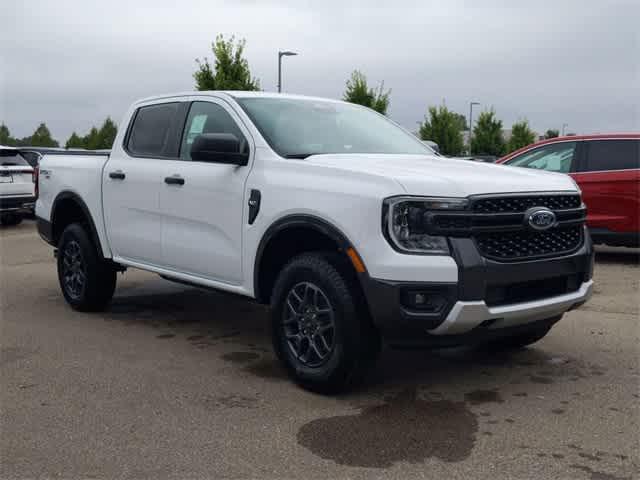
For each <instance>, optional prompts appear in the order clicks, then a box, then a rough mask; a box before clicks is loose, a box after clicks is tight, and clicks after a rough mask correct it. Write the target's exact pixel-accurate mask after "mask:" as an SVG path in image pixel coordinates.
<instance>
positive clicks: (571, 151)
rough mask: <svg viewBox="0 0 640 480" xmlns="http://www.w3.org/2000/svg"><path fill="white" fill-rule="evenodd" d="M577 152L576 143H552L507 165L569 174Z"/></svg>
mask: <svg viewBox="0 0 640 480" xmlns="http://www.w3.org/2000/svg"><path fill="white" fill-rule="evenodd" d="M575 151H576V142H559V143H551V144H549V145H545V146H543V147H539V148H535V149H533V150H529V151H528V152H525V153H523V154H521V155H518V156H517V157H515V158H512V159H511V160H509V161H508V162H506V164H507V165H511V166H513V167H525V168H535V169H538V170H548V171H550V172H561V173H568V172H570V171H571V165H572V163H573V158H574V156H575Z"/></svg>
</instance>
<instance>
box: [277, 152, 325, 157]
mask: <svg viewBox="0 0 640 480" xmlns="http://www.w3.org/2000/svg"><path fill="white" fill-rule="evenodd" d="M311 155H320V154H319V153H314V152H309V153H288V154H286V155H285V156H284V158H302V159H304V158H307V157H310V156H311Z"/></svg>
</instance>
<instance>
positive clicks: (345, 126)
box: [238, 97, 433, 161]
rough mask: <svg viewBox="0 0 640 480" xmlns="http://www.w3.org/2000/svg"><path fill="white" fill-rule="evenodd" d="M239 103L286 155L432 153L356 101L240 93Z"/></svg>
mask: <svg viewBox="0 0 640 480" xmlns="http://www.w3.org/2000/svg"><path fill="white" fill-rule="evenodd" d="M238 103H239V104H240V106H241V107H242V108H243V109H244V111H245V112H246V113H247V114H248V115H249V117H250V118H251V120H253V123H254V124H255V125H256V127H258V130H260V133H262V135H263V136H264V137H265V140H266V141H267V142H268V143H269V145H270V146H271V148H273V149H274V150H275V151H276V152H277V153H278V154H280V155H282V156H285V157H286V156H289V157H292V158H304V156H308V155H311V154H320V153H389V154H404V153H406V154H420V155H433V153H432V150H431V149H429V148H428V147H427V146H426V145H424V144H423V143H422V142H420V141H419V140H418V139H417V138H416V137H415V136H413V135H411V134H409V133H407V132H405V131H404V130H403V129H401V128H399V127H398V126H397V125H396V124H394V123H393V122H391V121H390V120H388V119H387V118H385V117H384V116H382V115H378V114H377V113H375V112H374V111H372V110H370V109H368V108H363V107H360V106H358V105H352V104H348V103H338V102H329V101H322V100H312V99H293V98H249V97H248V98H239V99H238ZM345 161H348V160H345ZM390 161H393V158H390Z"/></svg>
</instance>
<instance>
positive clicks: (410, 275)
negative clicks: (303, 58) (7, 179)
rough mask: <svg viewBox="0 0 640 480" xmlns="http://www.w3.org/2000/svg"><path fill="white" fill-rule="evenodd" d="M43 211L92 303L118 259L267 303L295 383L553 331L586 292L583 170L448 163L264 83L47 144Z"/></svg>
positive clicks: (75, 282)
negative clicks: (576, 176) (53, 146)
mask: <svg viewBox="0 0 640 480" xmlns="http://www.w3.org/2000/svg"><path fill="white" fill-rule="evenodd" d="M36 214H37V217H38V228H39V232H40V234H41V236H42V237H43V238H44V239H45V240H46V241H47V242H49V243H50V244H51V245H53V247H54V248H55V249H56V251H57V265H58V277H59V280H60V286H61V289H62V293H63V295H64V297H65V299H66V300H67V302H68V303H69V304H70V305H71V306H72V307H73V308H75V309H78V310H99V309H103V308H106V307H107V305H108V303H109V301H110V300H111V298H112V295H113V293H114V288H115V284H116V272H117V271H121V270H124V269H126V268H129V267H134V268H140V269H143V270H148V271H151V272H156V273H158V274H159V275H161V276H162V277H164V278H166V279H168V280H175V281H178V282H184V283H188V284H192V285H197V286H201V287H210V288H215V289H220V290H225V291H227V292H233V293H236V294H239V295H243V296H245V297H247V298H249V299H254V300H255V301H258V302H261V303H266V304H270V305H271V327H272V332H273V335H272V336H273V345H274V349H275V351H276V353H277V355H278V357H279V358H280V359H281V361H282V362H283V364H284V365H285V366H286V368H287V370H288V372H289V373H290V375H291V376H292V378H293V379H295V380H296V381H297V382H298V383H299V384H301V385H302V386H304V387H305V388H309V389H312V390H315V391H323V392H334V391H337V390H340V389H344V388H346V387H348V386H350V385H352V384H353V383H354V382H355V381H356V380H358V379H359V378H361V377H362V375H363V374H364V373H365V372H366V370H367V369H368V368H369V367H371V365H372V363H373V361H374V360H375V359H376V356H377V354H378V351H379V349H380V346H381V343H382V340H384V341H385V342H386V343H387V344H388V345H390V346H392V347H447V346H454V345H461V344H477V343H491V344H493V345H494V346H496V348H497V347H514V346H523V345H527V344H530V343H533V342H535V341H537V340H539V339H540V338H542V337H543V336H544V335H545V334H546V333H547V332H548V331H549V330H550V328H551V327H552V326H553V324H554V323H555V322H557V321H558V320H559V319H560V318H561V317H562V315H563V314H564V313H565V312H566V311H568V310H570V309H572V308H575V307H577V306H579V305H580V304H582V303H584V302H585V301H586V300H587V298H588V297H589V295H590V294H591V290H592V286H593V282H592V280H591V278H592V268H593V250H592V245H591V241H590V238H589V235H588V233H587V231H586V229H585V226H584V222H585V207H584V205H583V203H582V200H581V197H580V191H579V189H578V188H577V186H576V185H575V183H574V182H573V181H572V180H571V178H570V177H568V176H566V175H561V174H554V173H547V172H538V171H532V170H527V169H519V168H512V167H506V166H500V165H490V164H484V163H476V162H469V161H464V160H453V159H446V158H439V157H435V156H433V155H432V152H431V150H429V149H428V148H427V147H425V146H424V145H423V144H422V143H421V142H420V141H419V140H418V139H416V138H415V137H414V136H413V135H411V134H410V133H408V132H406V131H405V130H403V129H402V128H400V127H399V126H397V125H396V124H394V123H393V122H391V121H390V120H388V119H387V118H386V117H384V116H381V115H378V114H377V113H375V112H373V111H371V110H369V109H366V108H363V107H360V106H357V105H352V104H349V103H344V102H340V101H334V100H326V99H319V98H309V97H302V96H293V95H280V94H269V93H255V92H192V93H183V94H175V95H167V96H160V97H154V98H148V99H145V100H141V101H138V102H136V103H135V104H134V105H133V106H132V107H131V108H130V110H129V111H128V113H127V114H126V116H125V117H124V119H123V121H122V123H121V128H120V131H119V132H118V136H117V138H116V139H115V142H114V145H113V149H112V150H111V152H110V153H104V152H102V153H96V154H89V153H87V152H78V153H71V154H65V153H61V154H58V153H48V154H46V155H45V156H44V157H43V159H42V160H41V163H40V176H39V198H38V200H37V206H36Z"/></svg>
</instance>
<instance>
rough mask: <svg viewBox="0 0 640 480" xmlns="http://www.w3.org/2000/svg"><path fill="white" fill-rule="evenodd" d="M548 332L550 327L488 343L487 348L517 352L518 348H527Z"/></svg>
mask: <svg viewBox="0 0 640 480" xmlns="http://www.w3.org/2000/svg"><path fill="white" fill-rule="evenodd" d="M550 330H551V327H544V328H540V329H537V330H534V331H531V332H527V333H523V334H520V335H514V336H512V337H504V338H501V339H500V340H495V341H493V342H490V343H489V347H490V348H491V349H492V350H517V349H519V348H524V347H527V346H529V345H531V344H533V343H536V342H537V341H539V340H542V338H543V337H544V336H545V335H547V333H549V331H550Z"/></svg>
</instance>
